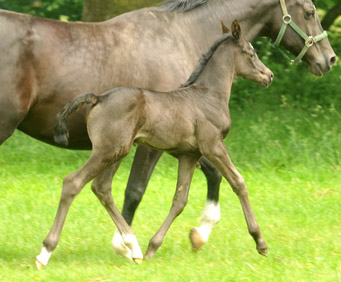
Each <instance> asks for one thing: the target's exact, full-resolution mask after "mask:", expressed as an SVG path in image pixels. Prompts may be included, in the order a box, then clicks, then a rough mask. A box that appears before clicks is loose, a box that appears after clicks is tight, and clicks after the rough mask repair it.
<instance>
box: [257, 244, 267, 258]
mask: <svg viewBox="0 0 341 282" xmlns="http://www.w3.org/2000/svg"><path fill="white" fill-rule="evenodd" d="M257 251H258V253H259V254H260V255H262V256H265V257H266V256H268V247H267V246H266V244H265V242H264V241H263V242H261V243H260V244H258V246H257Z"/></svg>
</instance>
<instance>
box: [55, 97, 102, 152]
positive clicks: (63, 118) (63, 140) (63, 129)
mask: <svg viewBox="0 0 341 282" xmlns="http://www.w3.org/2000/svg"><path fill="white" fill-rule="evenodd" d="M97 101H98V97H97V96H96V95H94V94H92V93H86V94H82V95H79V96H78V97H76V98H75V99H73V100H72V101H71V102H69V103H68V104H66V105H65V106H64V108H63V109H62V110H61V111H60V112H59V113H58V114H57V116H56V121H55V125H54V141H55V142H56V143H58V144H62V145H65V146H67V145H68V143H69V131H68V129H67V126H66V122H67V119H68V118H69V116H70V115H71V114H72V113H73V112H75V111H77V110H78V109H79V108H80V107H81V106H83V105H85V104H92V105H94V104H96V103H97Z"/></svg>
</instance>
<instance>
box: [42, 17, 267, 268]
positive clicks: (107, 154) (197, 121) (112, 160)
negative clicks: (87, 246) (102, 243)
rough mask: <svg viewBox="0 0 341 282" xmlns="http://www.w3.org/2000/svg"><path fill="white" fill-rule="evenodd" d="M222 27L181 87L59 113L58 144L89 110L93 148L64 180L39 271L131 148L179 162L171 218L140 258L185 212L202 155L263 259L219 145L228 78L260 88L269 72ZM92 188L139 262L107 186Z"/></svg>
mask: <svg viewBox="0 0 341 282" xmlns="http://www.w3.org/2000/svg"><path fill="white" fill-rule="evenodd" d="M222 28H223V32H224V34H223V35H222V36H220V37H219V38H218V39H217V40H216V42H215V43H214V44H213V46H212V47H211V48H210V49H209V50H208V51H207V52H206V53H205V54H204V55H203V56H202V58H201V59H200V61H199V64H198V66H197V67H196V69H195V70H194V72H193V73H192V75H191V76H190V78H189V79H188V81H187V82H186V83H185V84H184V85H183V86H182V87H181V88H180V89H177V90H173V91H168V92H157V91H151V90H145V89H142V88H132V87H121V88H115V89H112V90H109V91H107V92H105V93H103V94H101V95H100V96H96V95H94V94H92V93H88V94H83V95H80V96H78V97H76V98H75V99H74V100H72V101H71V102H69V103H68V104H67V105H66V106H65V107H64V108H63V109H62V110H61V112H60V113H59V114H58V115H57V120H56V126H55V140H56V142H57V143H62V144H64V145H67V144H68V138H69V137H68V130H67V126H66V123H67V120H68V118H69V117H70V115H71V114H72V113H74V112H75V111H76V110H77V109H78V108H80V107H82V106H83V105H84V104H92V106H91V107H90V108H89V111H88V115H87V117H86V122H87V129H88V133H89V137H90V140H91V142H92V148H93V149H92V154H91V156H90V158H89V160H88V161H87V162H86V163H85V164H84V165H83V166H82V167H81V168H80V169H78V170H77V171H75V172H74V173H71V174H69V175H68V176H66V177H65V178H64V182H63V190H62V196H61V199H60V203H59V207H58V211H57V216H56V219H55V222H54V224H53V226H52V228H51V231H50V233H49V234H48V236H47V237H46V239H45V241H44V245H43V250H42V252H41V254H40V255H39V256H38V257H37V265H38V267H42V266H45V265H46V264H47V262H48V259H49V257H50V255H51V253H52V251H53V250H54V249H55V247H56V246H57V243H58V240H59V237H60V234H61V231H62V228H63V224H64V221H65V218H66V215H67V212H68V210H69V208H70V205H71V203H72V202H73V200H74V198H75V197H76V196H77V195H78V194H79V193H80V191H81V190H82V188H83V187H84V186H85V184H86V183H87V182H89V181H90V180H92V179H94V178H96V177H97V176H98V175H101V174H103V173H104V174H106V173H109V174H111V173H112V168H111V167H112V166H114V169H115V170H117V169H118V167H119V165H120V163H121V161H122V159H123V158H124V157H125V156H126V155H127V154H128V153H129V151H130V149H131V146H132V145H133V144H143V145H146V146H148V147H151V148H154V149H158V150H162V151H166V152H168V153H170V154H171V155H173V156H175V157H176V158H178V161H179V167H178V181H177V186H176V192H175V195H174V198H173V202H172V206H171V209H170V212H169V214H168V216H167V218H166V220H165V221H164V223H163V224H162V226H161V227H160V229H159V230H158V231H157V233H156V234H155V235H154V236H153V238H152V239H151V240H150V242H149V245H148V249H147V252H146V255H145V257H147V258H152V257H153V256H154V254H155V252H156V250H157V249H158V248H159V247H160V245H161V244H162V241H163V239H164V236H165V235H166V232H167V230H168V229H169V227H170V225H171V223H172V222H173V221H174V219H175V218H176V217H177V216H178V215H179V214H180V213H181V212H182V210H183V209H184V207H185V205H186V203H187V200H188V192H189V187H190V183H191V179H192V176H193V172H194V169H195V166H196V163H197V162H198V160H199V159H200V157H201V156H205V157H206V158H207V159H208V160H209V161H210V162H211V163H212V164H213V165H214V166H215V167H216V168H217V169H218V170H219V171H220V173H222V175H223V176H224V177H225V178H226V180H227V181H228V182H229V183H230V185H231V186H232V189H233V191H234V192H235V193H236V194H237V196H238V198H239V200H240V203H241V206H242V209H243V212H244V216H245V219H246V222H247V226H248V230H249V233H250V234H251V235H252V237H253V238H254V240H255V242H256V245H257V250H258V251H259V252H260V253H262V254H266V251H267V248H266V244H265V241H264V239H263V238H262V235H261V232H260V228H259V226H258V223H257V221H256V218H255V216H254V213H253V211H252V208H251V205H250V202H249V199H248V192H247V188H246V185H245V182H244V179H243V177H242V176H241V175H240V174H239V173H238V171H237V170H236V168H235V167H234V165H233V164H232V162H231V160H230V157H229V155H228V153H227V150H226V147H225V145H224V142H223V139H224V138H225V137H226V135H227V134H228V132H229V129H230V125H231V119H230V114H229V107H228V103H229V99H230V92H231V86H232V82H233V80H234V79H235V78H236V77H244V78H246V79H249V80H252V81H255V82H258V83H259V84H260V85H261V86H269V85H270V84H271V82H272V79H273V74H272V72H271V71H270V70H269V69H268V68H267V67H265V66H264V64H263V63H262V62H261V61H260V60H259V59H258V57H257V54H256V53H255V51H254V49H253V47H252V45H251V44H250V43H249V42H247V41H245V40H244V39H243V38H242V37H241V31H240V26H239V24H238V22H237V21H234V22H233V23H232V28H231V29H232V32H231V33H229V30H228V28H227V27H226V26H224V25H223V24H222ZM108 169H109V171H108ZM91 188H92V191H93V192H94V193H95V194H96V196H97V197H98V199H99V200H100V202H101V203H102V204H103V206H104V207H105V208H106V209H107V211H108V213H109V214H110V216H111V218H112V219H113V221H114V223H115V224H116V226H117V228H118V230H119V232H120V234H121V236H122V238H123V241H124V244H125V245H126V246H127V247H128V248H129V249H130V250H131V256H132V258H133V259H134V260H135V261H137V262H141V261H142V258H143V255H142V252H141V249H140V247H139V245H138V243H137V240H136V237H135V235H134V234H133V232H132V230H131V228H130V226H129V225H128V224H127V223H126V221H125V220H124V218H123V216H122V215H121V214H120V212H119V211H118V209H117V207H116V206H115V203H114V199H113V197H112V193H111V185H107V186H106V185H101V184H99V183H98V182H96V181H94V182H93V183H92V186H91Z"/></svg>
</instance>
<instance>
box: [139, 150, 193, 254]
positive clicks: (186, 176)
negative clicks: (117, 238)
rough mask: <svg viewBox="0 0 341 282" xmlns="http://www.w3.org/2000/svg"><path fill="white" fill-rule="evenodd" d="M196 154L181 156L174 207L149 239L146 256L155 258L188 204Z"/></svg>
mask: <svg viewBox="0 0 341 282" xmlns="http://www.w3.org/2000/svg"><path fill="white" fill-rule="evenodd" d="M197 161H198V157H196V156H180V158H179V168H178V182H177V186H176V191H175V195H174V197H173V202H172V207H171V209H170V211H169V214H168V216H167V218H166V220H165V221H164V222H163V224H162V225H161V227H160V229H159V230H158V231H157V232H156V233H155V235H154V236H153V237H152V239H151V240H150V241H149V245H148V249H147V252H146V254H145V257H146V258H148V259H151V258H153V256H154V254H155V252H156V250H157V249H158V248H159V247H160V246H161V244H162V241H163V239H164V237H165V235H166V233H167V231H168V229H169V227H170V226H171V224H172V222H173V221H174V219H175V218H176V217H177V216H178V215H179V214H180V213H181V212H182V211H183V209H184V208H185V206H186V204H187V200H188V192H189V187H190V185H191V181H192V176H193V173H194V169H195V165H196V162H197Z"/></svg>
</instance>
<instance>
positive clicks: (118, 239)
mask: <svg viewBox="0 0 341 282" xmlns="http://www.w3.org/2000/svg"><path fill="white" fill-rule="evenodd" d="M112 247H113V249H114V252H115V253H116V254H118V255H120V256H123V257H126V258H127V259H130V260H132V259H133V256H132V251H131V249H130V248H129V247H128V246H126V245H125V243H124V240H123V238H122V236H121V234H120V232H119V231H118V230H117V229H116V231H115V234H114V237H113V238H112Z"/></svg>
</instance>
